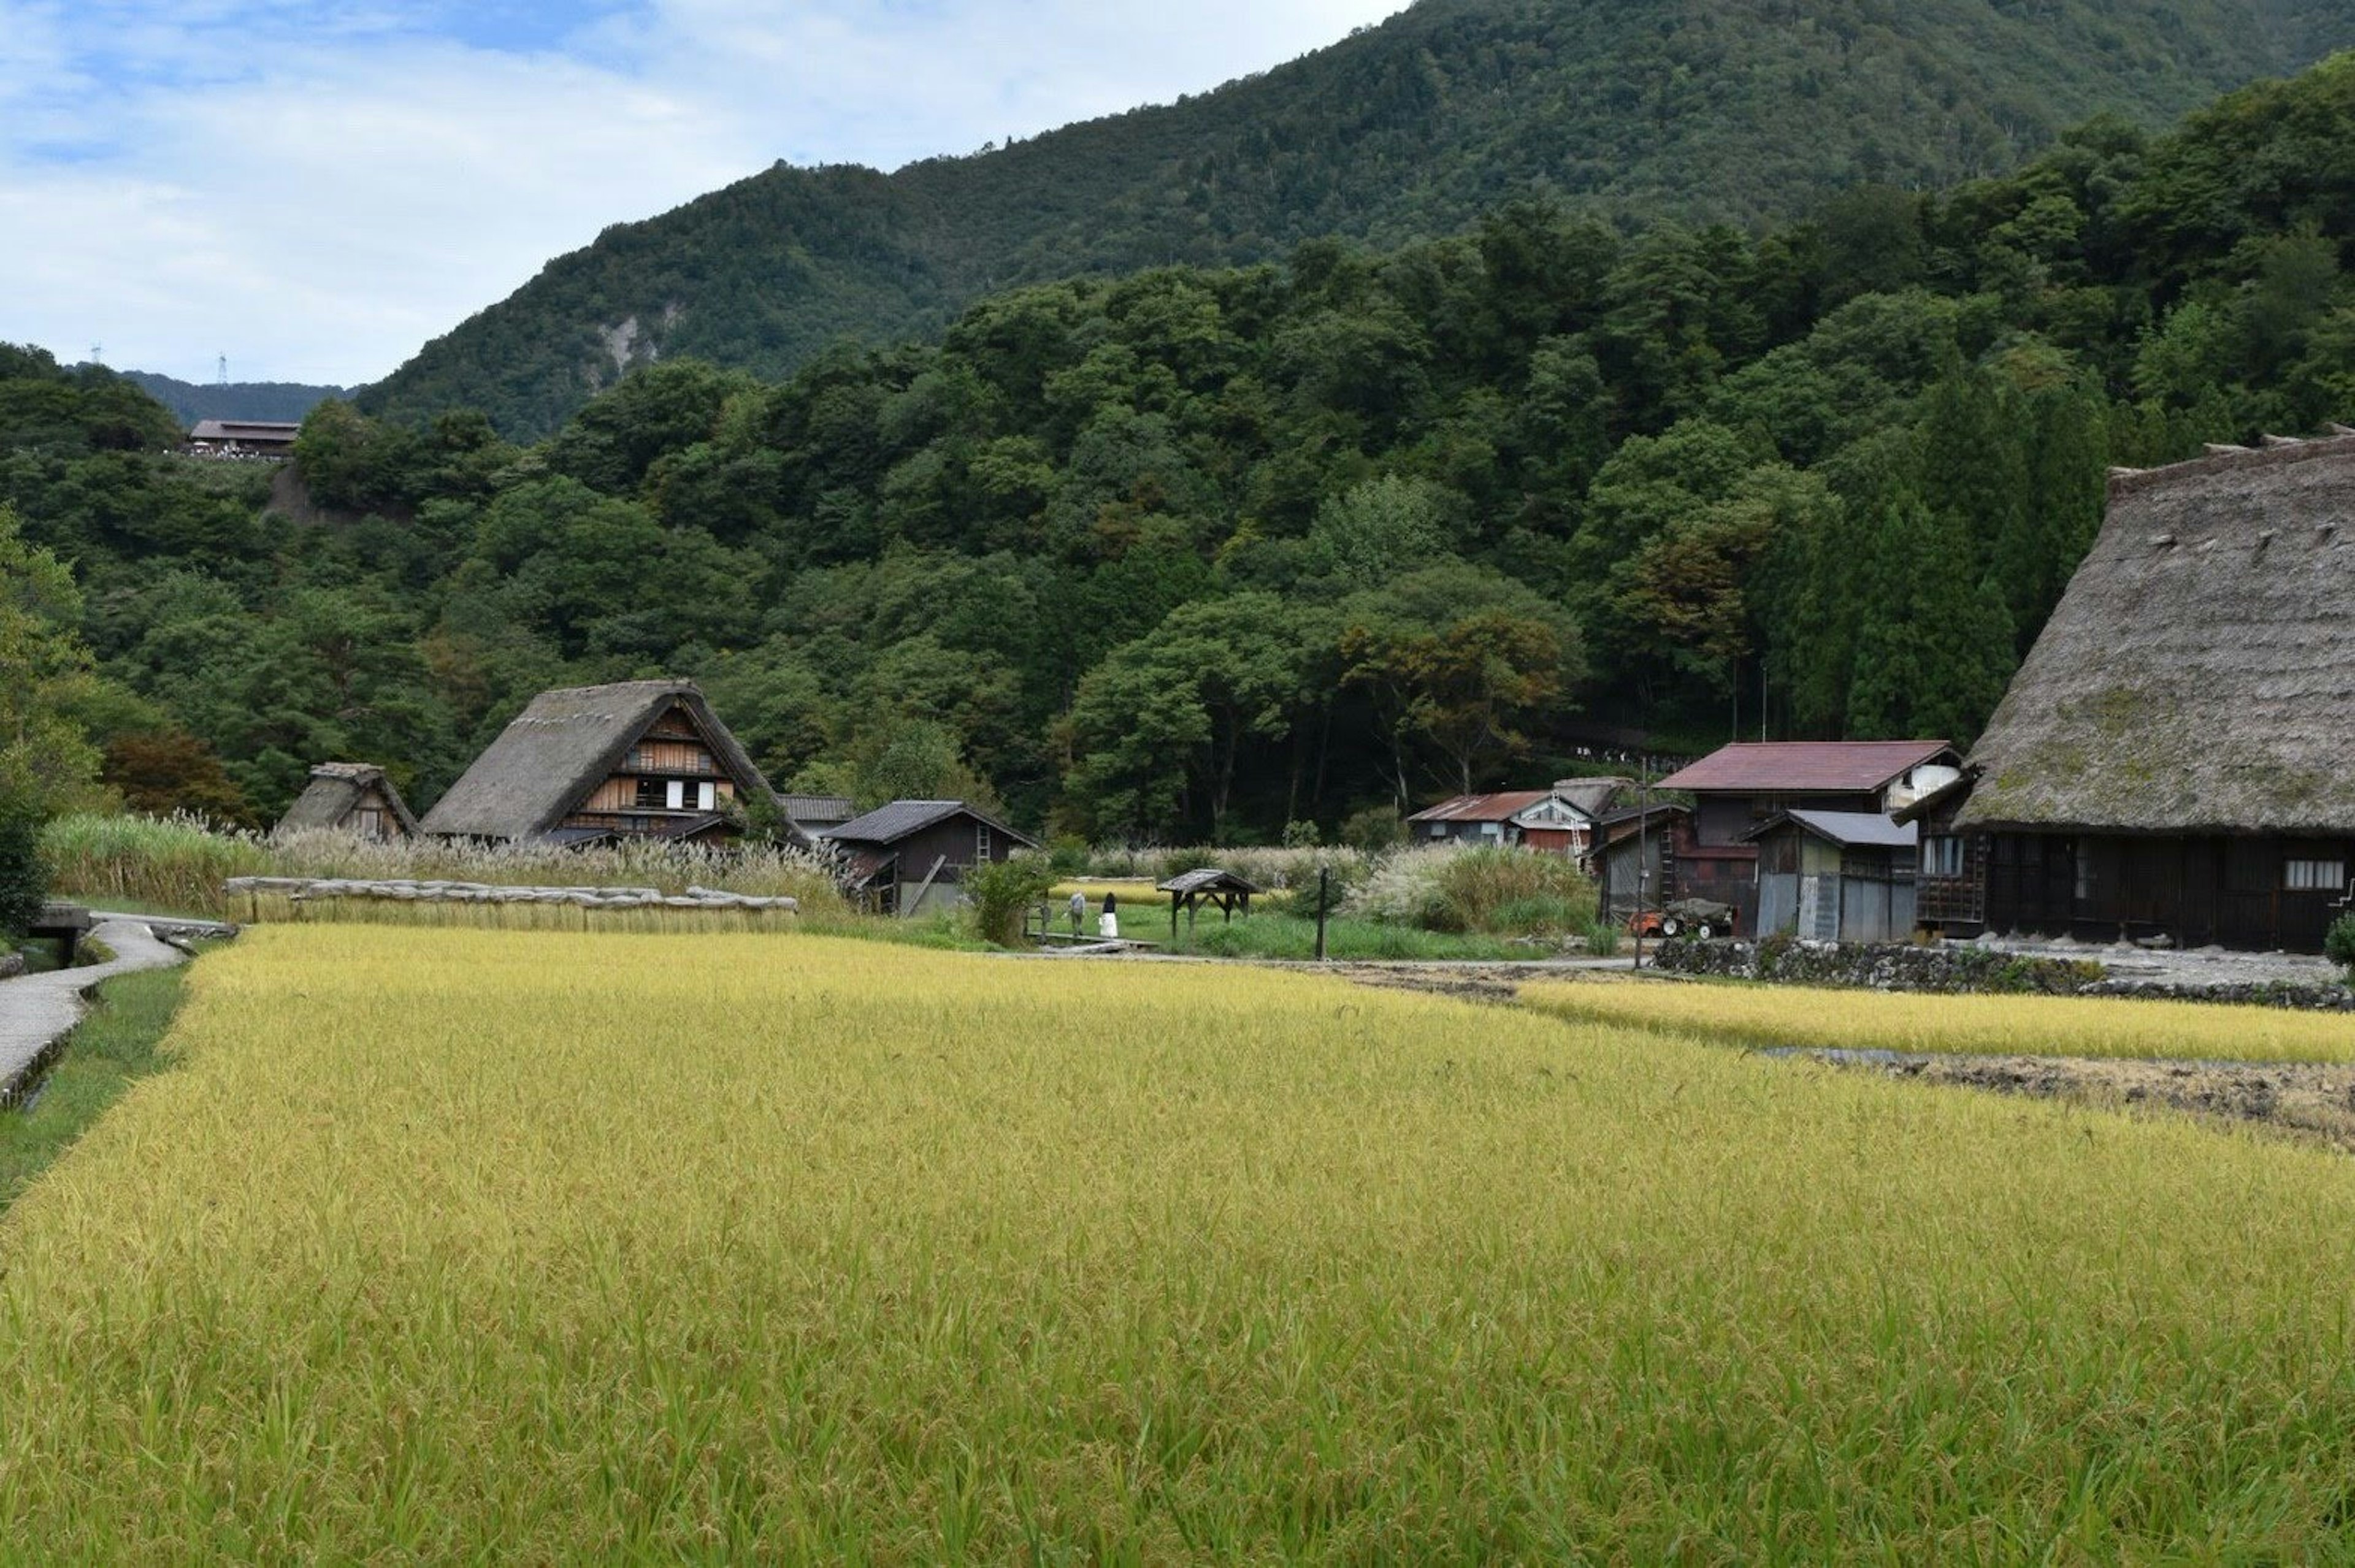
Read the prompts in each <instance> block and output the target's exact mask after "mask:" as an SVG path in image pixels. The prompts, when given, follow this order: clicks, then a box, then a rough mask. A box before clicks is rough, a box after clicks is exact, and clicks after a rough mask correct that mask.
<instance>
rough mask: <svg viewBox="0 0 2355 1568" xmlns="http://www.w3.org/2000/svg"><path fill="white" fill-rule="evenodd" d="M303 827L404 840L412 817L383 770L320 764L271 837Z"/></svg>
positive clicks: (411, 830)
mask: <svg viewBox="0 0 2355 1568" xmlns="http://www.w3.org/2000/svg"><path fill="white" fill-rule="evenodd" d="M304 828H323V829H326V830H328V831H332V832H341V833H351V834H356V835H357V836H358V837H362V838H378V839H384V838H407V837H410V835H412V834H414V833H415V832H416V831H417V818H416V817H414V816H410V814H409V806H408V804H407V803H406V802H404V801H403V800H402V799H401V798H400V791H399V790H398V789H395V788H394V787H393V784H392V781H391V780H390V779H389V778H387V777H385V776H384V770H383V769H382V768H379V767H376V766H374V765H373V764H371V763H320V764H319V765H318V766H317V767H315V768H313V769H312V770H311V782H310V784H308V785H306V786H305V787H304V791H303V793H302V794H301V795H296V796H295V797H294V804H293V805H290V806H288V807H287V808H286V815H285V816H282V817H280V818H279V819H278V826H277V827H275V828H274V829H272V831H273V832H274V833H293V832H297V831H300V830H302V829H304Z"/></svg>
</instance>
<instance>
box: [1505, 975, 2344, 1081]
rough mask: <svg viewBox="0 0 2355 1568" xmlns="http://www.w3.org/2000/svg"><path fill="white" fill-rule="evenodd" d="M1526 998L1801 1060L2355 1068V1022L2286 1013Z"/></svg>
mask: <svg viewBox="0 0 2355 1568" xmlns="http://www.w3.org/2000/svg"><path fill="white" fill-rule="evenodd" d="M1520 997H1521V1000H1522V1001H1524V1002H1525V1003H1528V1004H1529V1006H1531V1007H1535V1008H1540V1009H1541V1010H1543V1011H1546V1012H1550V1013H1553V1014H1556V1015H1558V1016H1560V1017H1562V1018H1566V1019H1577V1020H1579V1021H1582V1022H1587V1023H1598V1024H1620V1025H1625V1026H1628V1027H1631V1028H1637V1029H1665V1030H1668V1031H1671V1032H1674V1033H1684V1034H1695V1035H1701V1036H1705V1037H1710V1038H1714V1039H1720V1040H1734V1041H1737V1042H1739V1043H1741V1044H1744V1045H1758V1046H1792V1047H1796V1048H1799V1049H1802V1050H1818V1049H1824V1050H1842V1051H1908V1052H1932V1053H1950V1052H1951V1053H1957V1054H1963V1055H1985V1056H2086V1057H2131V1058H2137V1059H2140V1060H2144V1061H2168V1060H2174V1061H2355V1018H2350V1017H2349V1016H2348V1015H2347V1014H2345V1013H2314V1012H2296V1011H2292V1010H2290V1009H2288V1008H2259V1007H2224V1006H2218V1005H2213V1004H2208V1003H2200V1002H2161V1001H2140V1000H2128V999H2123V998H2119V997H1984V996H1975V997H1933V996H1922V995H1915V994H1909V993H1902V992H1891V993H1882V992H1878V991H1850V990H1817V989H1809V988H1806V987H1796V986H1738V985H1694V984H1679V983H1676V982H1670V981H1657V982H1654V981H1636V980H1615V981H1614V980H1593V981H1541V982H1539V983H1537V984H1535V985H1530V986H1525V987H1522V988H1521V992H1520Z"/></svg>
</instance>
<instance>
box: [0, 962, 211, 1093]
mask: <svg viewBox="0 0 2355 1568" xmlns="http://www.w3.org/2000/svg"><path fill="white" fill-rule="evenodd" d="M90 934H91V937H93V938H95V939H96V940H98V941H100V942H102V943H104V944H106V945H107V947H108V948H110V949H111V950H112V952H113V954H114V959H113V961H112V963H107V964H93V965H89V966H87V967H85V968H80V969H59V970H54V971H52V972H50V973H48V974H46V975H20V976H17V977H16V979H13V980H0V1094H5V1093H7V1092H8V1091H9V1090H11V1089H14V1088H15V1087H16V1080H17V1079H19V1078H21V1077H22V1076H24V1073H25V1070H26V1069H27V1068H28V1067H30V1066H31V1065H32V1064H33V1063H34V1061H37V1059H38V1058H39V1057H40V1054H41V1052H43V1051H47V1050H48V1048H49V1045H50V1043H51V1042H52V1041H54V1040H57V1038H58V1037H59V1035H62V1034H64V1033H65V1032H66V1031H67V1030H68V1029H71V1028H73V1026H74V1025H75V1024H77V1023H80V1021H81V1015H82V1001H81V994H82V993H83V992H84V991H86V990H88V989H90V987H92V986H95V985H97V984H98V983H99V982H101V981H102V980H111V979H112V978H113V977H114V976H117V975H129V974H133V973H135V972H136V971H138V970H141V969H168V968H170V967H171V966H172V965H175V964H185V963H186V962H187V961H188V955H186V953H183V952H181V951H180V950H179V949H178V948H176V947H174V946H171V945H169V944H165V943H163V942H159V941H157V940H156V939H155V933H153V932H151V931H149V930H148V929H147V926H146V923H144V922H141V921H131V920H107V921H102V922H101V923H100V924H99V926H98V927H97V928H96V929H95V930H93V931H92V932H91V933H90Z"/></svg>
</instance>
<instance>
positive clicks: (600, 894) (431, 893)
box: [221, 877, 801, 914]
mask: <svg viewBox="0 0 2355 1568" xmlns="http://www.w3.org/2000/svg"><path fill="white" fill-rule="evenodd" d="M221 886H222V890H223V891H226V892H228V893H229V894H231V895H232V896H236V897H244V896H247V895H251V896H254V897H257V898H271V899H284V900H286V901H288V902H290V903H298V904H300V903H326V902H332V901H336V900H339V899H357V900H363V901H381V902H388V903H438V904H568V905H570V906H572V907H574V908H578V909H694V910H771V911H774V912H778V913H781V914H791V913H794V912H796V911H798V910H799V909H800V908H801V903H800V901H798V900H795V899H789V898H755V897H753V896H751V895H750V894H746V893H729V892H720V891H717V890H715V889H711V888H689V889H687V891H686V892H685V893H684V894H666V893H665V892H664V891H662V890H661V889H660V888H513V887H504V886H499V885H496V884H493V883H488V882H410V881H360V880H346V879H338V878H309V877H234V878H231V879H230V880H229V881H227V882H224V883H222V884H221Z"/></svg>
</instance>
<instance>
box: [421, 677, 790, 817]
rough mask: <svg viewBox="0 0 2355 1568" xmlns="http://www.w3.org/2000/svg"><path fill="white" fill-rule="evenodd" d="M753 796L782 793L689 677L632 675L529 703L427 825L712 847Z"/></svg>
mask: <svg viewBox="0 0 2355 1568" xmlns="http://www.w3.org/2000/svg"><path fill="white" fill-rule="evenodd" d="M756 800H766V801H768V802H771V803H775V802H776V800H777V795H776V792H775V791H773V790H772V789H771V788H770V787H769V783H768V781H767V780H766V779H764V778H762V776H761V770H760V769H759V768H758V767H756V766H754V765H753V763H752V759H751V757H750V756H748V755H746V754H745V752H744V748H743V747H742V746H741V745H739V744H738V743H737V741H736V737H735V736H733V735H731V734H730V733H729V732H728V726H726V725H725V724H722V723H721V722H720V721H719V715H717V714H715V713H714V712H712V710H711V705H710V704H709V702H707V701H705V700H704V697H703V693H702V692H701V691H700V690H698V688H696V685H695V683H694V682H693V681H686V680H634V681H624V682H622V683H621V684H618V685H614V686H582V687H572V688H567V689H565V690H561V691H543V692H541V693H540V694H539V695H538V697H536V698H534V699H532V700H531V705H530V706H529V707H527V708H526V709H524V710H523V711H522V712H521V713H519V714H517V716H516V718H515V720H514V722H512V723H510V724H509V725H508V726H507V727H506V730H505V731H502V732H501V733H500V735H499V738H498V739H497V740H496V741H492V742H491V744H490V748H489V750H487V751H485V752H484V753H483V754H482V755H481V756H479V757H477V758H475V759H474V766H472V767H470V768H468V769H467V770H466V771H465V773H464V774H463V775H462V776H461V777H460V778H459V780H458V782H457V783H456V784H452V785H451V786H450V793H449V794H447V795H443V796H442V798H441V799H440V800H439V801H437V802H435V803H434V806H433V809H432V810H431V811H429V812H427V813H426V814H425V821H424V823H423V825H422V830H423V831H424V832H426V833H429V834H432V835H435V836H438V837H445V838H476V839H487V840H499V841H506V840H515V839H527V838H530V839H543V840H548V841H551V842H554V843H559V844H569V845H584V844H596V843H603V842H606V841H609V840H613V839H617V838H636V837H654V838H668V839H674V840H689V839H693V840H702V841H707V842H709V841H713V840H725V839H729V838H732V837H737V836H738V835H739V834H740V833H741V826H742V822H743V813H742V808H743V806H744V805H748V804H750V803H751V802H753V801H756ZM780 814H781V815H782V808H780ZM787 820H790V819H787ZM794 835H795V836H796V837H800V834H799V830H798V829H794Z"/></svg>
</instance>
